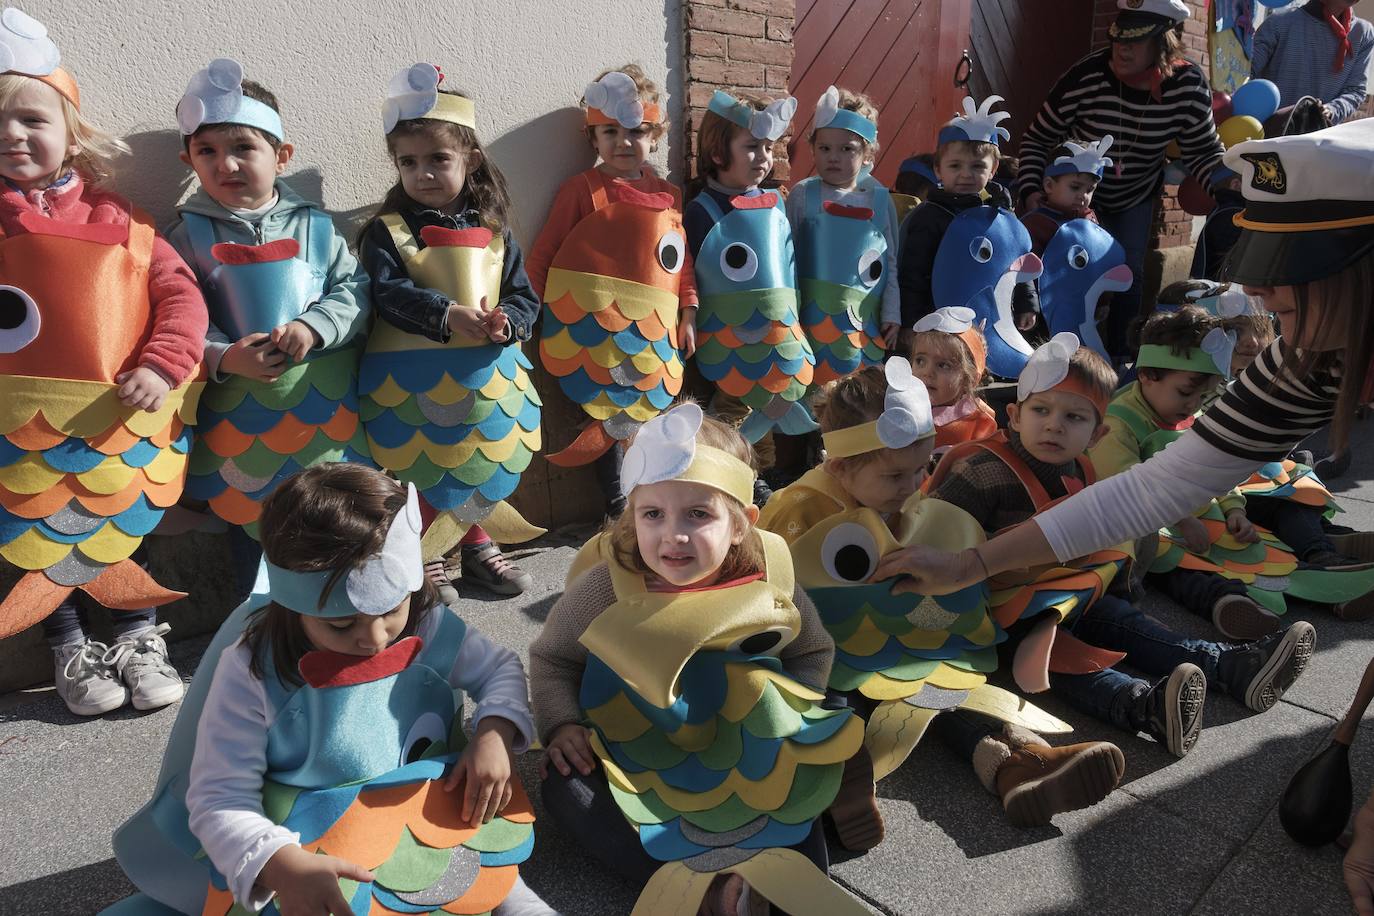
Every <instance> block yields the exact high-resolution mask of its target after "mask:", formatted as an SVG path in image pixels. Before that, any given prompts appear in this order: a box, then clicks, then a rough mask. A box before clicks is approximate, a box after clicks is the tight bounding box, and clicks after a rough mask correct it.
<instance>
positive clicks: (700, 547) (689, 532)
mask: <svg viewBox="0 0 1374 916" xmlns="http://www.w3.org/2000/svg"><path fill="white" fill-rule="evenodd" d="M630 495H631V499H630V508H629V510H628V511H631V512H633V513H634V521H635V540H636V542H637V543H638V544H639V555H640V556H641V557H643V559H644V564H645V565H646V566H648V567H649V569H650V571H651V572H653V574H654V575H656V576H658V577H659V578H660V579H662V580H663V581H664V582H666V583H668V584H669V585H674V586H678V587H684V586H688V585H711V584H713V583H714V582H715V581H716V576H717V575H719V573H720V567H721V564H722V563H724V562H725V556H726V554H728V553H729V552H730V548H731V547H733V546H735V545H736V544H738V543H740V541H742V540H744V535H745V533H746V532H744V531H738V530H736V525H735V522H734V520H733V519H732V517H731V515H730V512H729V509H728V503H726V499H727V497H726V496H725V495H724V494H722V493H721V492H720V491H719V490H717V489H715V488H714V487H708V486H706V485H705V484H701V483H692V482H690V481H686V480H664V481H660V482H659V483H650V484H641V485H639V486H638V487H635V489H634V492H633V493H631V494H630ZM745 511H746V514H747V515H748V516H749V518H750V520H751V521H753V520H755V519H757V518H758V508H757V507H755V506H748V507H746V510H745Z"/></svg>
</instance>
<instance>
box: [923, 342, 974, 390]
mask: <svg viewBox="0 0 1374 916" xmlns="http://www.w3.org/2000/svg"><path fill="white" fill-rule="evenodd" d="M959 345H960V346H962V345H963V344H962V343H960V344H959ZM911 374H912V375H914V376H916V377H917V378H918V379H920V380H921V381H923V382H925V384H926V391H927V392H929V394H930V403H931V406H933V407H944V406H946V405H947V404H953V403H954V402H955V401H957V400H959V399H960V398H962V397H963V396H964V395H966V394H968V391H967V390H966V389H967V387H968V378H967V376H965V375H964V367H963V364H962V362H961V361H960V360H958V359H956V358H954V356H953V355H952V354H951V353H950V352H949V350H948V348H945V347H940V346H936V345H935V344H934V343H933V342H931V341H929V340H922V339H920V338H918V339H917V341H916V344H915V348H914V350H913V352H912V354H911Z"/></svg>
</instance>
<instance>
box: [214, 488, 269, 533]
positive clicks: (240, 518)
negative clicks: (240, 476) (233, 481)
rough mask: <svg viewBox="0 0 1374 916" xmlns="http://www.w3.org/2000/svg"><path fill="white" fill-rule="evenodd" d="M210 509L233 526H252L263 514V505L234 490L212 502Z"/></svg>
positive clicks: (227, 491)
mask: <svg viewBox="0 0 1374 916" xmlns="http://www.w3.org/2000/svg"><path fill="white" fill-rule="evenodd" d="M210 508H211V509H213V510H214V513H215V514H216V515H218V516H219V517H220V518H222V519H224V520H225V521H226V522H229V523H230V524H231V525H251V524H252V523H253V522H255V521H257V519H258V516H259V515H261V514H262V504H261V503H256V502H254V501H253V498H252V497H251V496H249V495H248V494H246V493H243V492H241V491H239V490H235V489H233V488H229V489H226V490H225V491H224V492H223V493H221V494H219V495H218V496H216V497H214V498H212V499H211V500H210Z"/></svg>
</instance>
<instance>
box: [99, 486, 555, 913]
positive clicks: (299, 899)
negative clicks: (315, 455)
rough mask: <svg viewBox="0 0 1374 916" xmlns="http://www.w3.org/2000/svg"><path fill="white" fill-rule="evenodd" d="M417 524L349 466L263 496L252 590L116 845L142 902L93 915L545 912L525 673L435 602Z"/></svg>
mask: <svg viewBox="0 0 1374 916" xmlns="http://www.w3.org/2000/svg"><path fill="white" fill-rule="evenodd" d="M420 526H421V520H420V507H419V501H418V497H417V494H416V490H415V487H414V485H398V484H397V483H396V482H395V481H394V480H391V479H390V478H388V477H386V476H385V475H384V474H382V473H380V472H379V471H376V470H373V469H370V468H366V467H361V466H358V465H347V464H334V465H321V466H318V467H314V468H310V469H308V470H306V471H303V472H301V473H300V474H298V475H296V476H294V477H291V478H288V479H287V480H286V481H283V482H282V483H281V485H280V486H279V487H278V488H277V490H276V491H275V492H274V493H273V495H272V496H270V497H268V499H267V501H266V502H265V503H264V506H263V514H262V526H261V534H262V543H263V548H264V552H265V554H266V560H267V562H266V564H265V565H264V574H263V576H262V577H260V578H259V581H258V583H257V586H256V587H255V591H254V594H253V595H252V596H251V597H250V598H249V599H248V601H247V602H245V603H244V604H243V605H242V606H241V607H240V608H239V609H238V610H237V611H235V612H234V614H233V615H232V616H231V617H230V618H229V619H228V620H227V621H226V622H225V624H224V625H223V626H222V627H221V628H220V632H219V633H218V634H217V635H216V637H215V642H214V643H213V644H212V645H211V647H210V649H209V651H207V653H206V655H205V658H204V661H203V662H202V665H201V669H200V671H199V672H197V676H196V680H195V682H194V683H193V684H192V688H191V695H190V697H189V698H188V700H187V701H186V702H185V703H184V704H183V705H182V708H181V710H180V713H179V714H178V716H177V722H176V725H175V726H174V727H173V730H172V734H171V737H170V738H169V741H168V746H167V751H166V754H165V756H164V758H163V766H162V772H161V774H160V775H159V778H158V784H157V789H156V791H155V793H154V796H153V798H152V800H150V801H149V802H148V803H147V804H146V805H144V806H143V808H142V809H140V810H139V811H138V812H137V813H136V814H135V815H134V816H133V817H132V818H130V819H129V821H128V822H126V823H125V824H124V825H123V826H122V827H120V829H119V830H118V831H117V832H116V833H115V838H114V848H115V854H116V856H117V858H118V859H119V863H120V865H121V866H122V867H123V868H124V871H125V873H126V874H127V875H128V876H129V878H130V879H131V880H132V881H133V883H134V884H135V885H136V886H137V887H138V889H139V893H138V894H136V895H135V896H133V897H131V898H128V899H126V900H124V901H121V902H120V903H118V904H116V905H114V906H113V907H111V908H110V909H108V910H106V911H105V913H106V916H136V914H137V916H153V914H170V913H182V914H202V913H203V914H216V916H219V914H235V916H237V914H243V913H248V912H262V913H266V914H276V913H279V912H281V911H283V910H284V911H288V912H289V911H292V910H294V911H296V912H302V911H304V910H303V909H301V908H306V907H310V906H314V907H315V908H316V909H315V910H312V911H315V912H324V911H325V908H326V907H329V908H330V909H331V911H332V912H335V913H341V912H353V913H435V914H446V913H447V914H478V913H489V912H495V913H497V914H515V913H521V914H524V913H529V914H536V913H537V914H545V916H547V914H550V913H552V911H551V910H550V909H549V908H548V907H547V906H545V905H544V904H543V903H542V902H541V901H539V899H538V898H537V897H536V896H535V895H534V893H533V892H532V891H530V890H529V889H528V888H526V887H525V886H524V884H523V882H522V881H521V880H520V878H519V868H518V866H519V864H520V863H521V862H523V861H524V860H525V859H526V858H528V857H529V854H530V850H531V848H532V846H533V841H534V836H533V831H532V823H533V820H534V817H533V814H532V812H531V810H530V806H529V800H528V798H527V797H526V796H525V793H524V791H523V789H522V788H521V787H520V784H519V780H518V778H517V777H514V776H513V775H512V770H511V763H510V754H511V753H512V751H514V752H519V751H521V750H523V749H524V748H525V747H526V746H527V745H528V742H529V737H530V735H531V733H532V726H531V721H530V717H529V710H528V705H527V701H526V692H525V677H524V670H523V668H522V667H521V664H520V660H519V658H518V657H517V656H516V654H515V653H514V652H512V651H511V650H509V649H505V648H502V647H499V646H496V645H495V644H493V643H492V642H491V641H490V640H488V639H486V638H485V637H484V636H482V635H481V634H480V633H477V632H476V631H475V630H473V629H471V628H469V627H467V626H466V625H465V624H464V623H463V621H462V620H461V619H459V618H458V617H457V616H456V615H454V614H453V612H452V611H451V610H449V609H448V608H446V607H444V606H443V605H442V604H440V603H439V602H438V600H437V595H436V592H435V589H434V587H433V585H432V584H431V583H430V582H429V581H428V580H427V579H426V577H425V576H424V574H423V570H422V563H421V551H420ZM465 691H466V692H468V693H470V694H471V695H472V698H473V700H474V701H475V703H476V717H475V722H474V731H473V735H472V737H471V738H470V739H469V738H467V737H466V736H465V733H464V731H463V725H462V710H463V693H464V692H465Z"/></svg>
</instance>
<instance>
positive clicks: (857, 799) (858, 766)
mask: <svg viewBox="0 0 1374 916" xmlns="http://www.w3.org/2000/svg"><path fill="white" fill-rule="evenodd" d="M874 788H875V787H874V785H873V758H872V757H870V756H869V754H868V748H866V747H860V748H859V751H858V753H856V754H855V755H854V756H853V757H850V758H849V759H848V760H846V761H845V763H844V776H843V777H841V779H840V791H839V792H838V793H837V794H836V795H835V800H834V801H833V802H831V803H830V807H829V808H828V809H826V814H828V815H830V822H831V823H832V824H834V826H835V834H836V835H837V836H838V837H839V839H840V845H841V846H843V847H844V848H845V849H848V850H849V851H850V852H867V851H868V850H870V849H872V848H873V847H874V846H877V845H878V844H879V843H881V842H882V841H883V815H882V813H881V812H880V811H879V810H878V798H877V794H876V793H875V791H874Z"/></svg>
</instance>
